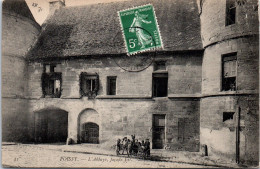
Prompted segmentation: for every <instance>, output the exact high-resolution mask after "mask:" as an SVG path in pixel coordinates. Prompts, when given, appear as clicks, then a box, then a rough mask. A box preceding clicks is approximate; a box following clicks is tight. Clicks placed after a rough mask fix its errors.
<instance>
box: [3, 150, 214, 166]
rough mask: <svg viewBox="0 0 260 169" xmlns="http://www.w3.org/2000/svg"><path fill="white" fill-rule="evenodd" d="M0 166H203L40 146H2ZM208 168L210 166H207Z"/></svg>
mask: <svg viewBox="0 0 260 169" xmlns="http://www.w3.org/2000/svg"><path fill="white" fill-rule="evenodd" d="M2 166H3V167H74V168H75V167H145V168H162V167H163V168H165V167H166V168H169V167H179V168H187V167H192V168H202V167H203V168H204V167H207V166H203V165H192V164H185V163H179V162H169V161H167V162H165V161H151V160H141V159H136V158H126V156H121V157H117V156H113V155H101V154H100V155H97V154H84V153H82V152H81V153H77V152H64V150H61V149H50V148H47V147H46V146H41V145H3V146H2ZM211 168H212V166H211Z"/></svg>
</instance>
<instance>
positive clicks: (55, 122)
mask: <svg viewBox="0 0 260 169" xmlns="http://www.w3.org/2000/svg"><path fill="white" fill-rule="evenodd" d="M67 137H68V113H67V112H65V111H61V110H46V111H42V112H37V113H35V141H36V142H37V143H57V142H60V143H61V142H63V143H65V142H66V139H67Z"/></svg>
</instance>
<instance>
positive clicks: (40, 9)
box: [25, 0, 124, 25]
mask: <svg viewBox="0 0 260 169" xmlns="http://www.w3.org/2000/svg"><path fill="white" fill-rule="evenodd" d="M25 1H26V3H27V5H28V7H29V8H30V10H31V12H32V14H33V16H34V18H35V20H36V21H37V22H38V23H39V24H40V25H41V24H42V23H43V22H44V21H45V19H46V18H47V16H48V13H49V0H25ZM115 1H124V0H65V4H66V6H82V5H88V4H95V3H109V2H115Z"/></svg>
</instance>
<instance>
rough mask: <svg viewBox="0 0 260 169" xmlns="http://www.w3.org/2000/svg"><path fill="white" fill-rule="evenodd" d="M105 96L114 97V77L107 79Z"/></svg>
mask: <svg viewBox="0 0 260 169" xmlns="http://www.w3.org/2000/svg"><path fill="white" fill-rule="evenodd" d="M107 95H116V76H109V77H107Z"/></svg>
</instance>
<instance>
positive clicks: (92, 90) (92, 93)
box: [80, 72, 99, 98]
mask: <svg viewBox="0 0 260 169" xmlns="http://www.w3.org/2000/svg"><path fill="white" fill-rule="evenodd" d="M98 89H99V77H98V74H97V73H86V72H82V73H81V74H80V94H81V96H88V97H89V98H94V97H96V95H97V92H98Z"/></svg>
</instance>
